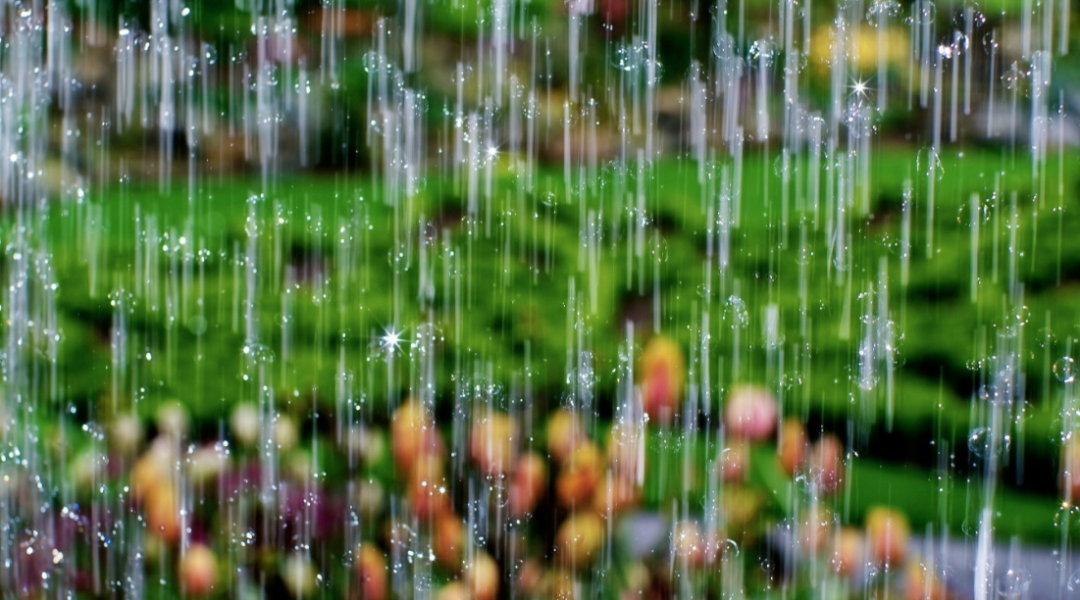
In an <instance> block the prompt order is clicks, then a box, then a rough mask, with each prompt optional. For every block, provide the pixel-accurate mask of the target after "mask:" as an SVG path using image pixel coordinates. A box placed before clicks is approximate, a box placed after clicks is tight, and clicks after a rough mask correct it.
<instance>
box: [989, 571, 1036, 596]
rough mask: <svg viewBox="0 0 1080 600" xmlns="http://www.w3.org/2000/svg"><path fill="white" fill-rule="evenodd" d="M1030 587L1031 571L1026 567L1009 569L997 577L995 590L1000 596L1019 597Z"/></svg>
mask: <svg viewBox="0 0 1080 600" xmlns="http://www.w3.org/2000/svg"><path fill="white" fill-rule="evenodd" d="M1030 587H1031V573H1029V572H1028V570H1027V569H1009V570H1007V571H1005V572H1004V573H1003V574H1002V575H1001V579H998V583H997V592H998V595H999V596H1001V597H1002V598H1010V599H1011V598H1021V597H1023V596H1024V594H1026V593H1027V591H1028V589H1029V588H1030Z"/></svg>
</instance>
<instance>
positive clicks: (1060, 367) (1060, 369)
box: [1053, 356, 1076, 383]
mask: <svg viewBox="0 0 1080 600" xmlns="http://www.w3.org/2000/svg"><path fill="white" fill-rule="evenodd" d="M1053 369H1054V377H1057V380H1058V381H1060V382H1061V383H1071V382H1072V381H1074V380H1075V379H1076V361H1075V360H1073V359H1072V357H1071V356H1062V357H1061V358H1059V359H1057V361H1055V362H1054V367H1053Z"/></svg>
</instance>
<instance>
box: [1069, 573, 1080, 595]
mask: <svg viewBox="0 0 1080 600" xmlns="http://www.w3.org/2000/svg"><path fill="white" fill-rule="evenodd" d="M1065 587H1067V588H1069V591H1070V592H1077V593H1080V569H1077V570H1075V571H1073V572H1072V575H1069V580H1068V581H1066V582H1065Z"/></svg>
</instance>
